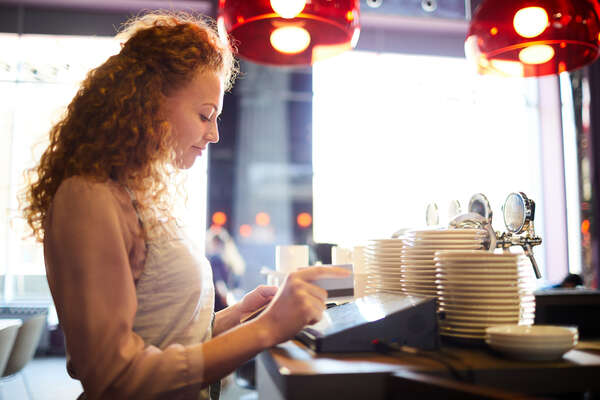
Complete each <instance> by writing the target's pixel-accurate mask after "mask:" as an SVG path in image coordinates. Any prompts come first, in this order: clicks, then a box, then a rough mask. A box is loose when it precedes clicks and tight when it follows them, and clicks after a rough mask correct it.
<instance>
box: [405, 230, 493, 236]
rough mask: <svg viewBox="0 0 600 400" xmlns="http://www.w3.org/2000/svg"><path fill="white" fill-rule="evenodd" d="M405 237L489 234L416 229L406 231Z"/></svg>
mask: <svg viewBox="0 0 600 400" xmlns="http://www.w3.org/2000/svg"><path fill="white" fill-rule="evenodd" d="M404 234H405V235H467V234H479V235H484V234H487V231H486V230H483V229H415V230H412V231H406V232H405V233H404Z"/></svg>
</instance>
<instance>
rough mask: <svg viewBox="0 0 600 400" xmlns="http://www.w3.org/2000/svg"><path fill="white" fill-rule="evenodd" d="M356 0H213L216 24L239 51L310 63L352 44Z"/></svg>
mask: <svg viewBox="0 0 600 400" xmlns="http://www.w3.org/2000/svg"><path fill="white" fill-rule="evenodd" d="M358 19H359V0H219V15H218V20H217V21H218V25H219V29H220V30H225V31H226V32H227V33H229V34H230V35H231V36H232V37H233V38H234V39H235V40H236V42H237V48H238V52H239V55H240V56H242V57H244V58H246V59H249V60H251V61H254V62H257V63H261V64H268V65H290V66H291V65H311V64H313V63H314V62H315V61H319V60H322V59H325V58H329V57H332V56H334V55H337V54H339V53H342V52H344V51H346V50H349V49H351V48H353V47H354V46H355V45H356V42H357V41H358V36H359V34H360V25H359V21H358Z"/></svg>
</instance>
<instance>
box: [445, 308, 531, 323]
mask: <svg viewBox="0 0 600 400" xmlns="http://www.w3.org/2000/svg"><path fill="white" fill-rule="evenodd" d="M442 312H443V313H444V317H445V320H447V321H460V322H485V323H489V324H494V325H507V324H511V325H517V324H519V321H521V320H533V319H534V318H535V315H534V314H533V313H528V314H524V315H522V316H520V315H519V313H513V315H510V316H506V317H502V316H498V315H487V314H484V315H481V314H480V315H477V314H464V313H461V312H452V311H445V310H444V311H442Z"/></svg>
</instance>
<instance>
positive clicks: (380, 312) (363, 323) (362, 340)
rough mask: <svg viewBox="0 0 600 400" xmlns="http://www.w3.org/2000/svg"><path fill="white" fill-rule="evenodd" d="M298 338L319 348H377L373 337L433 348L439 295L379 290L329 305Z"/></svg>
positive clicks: (423, 347)
mask: <svg viewBox="0 0 600 400" xmlns="http://www.w3.org/2000/svg"><path fill="white" fill-rule="evenodd" d="M296 339H298V340H300V341H301V342H303V343H304V344H306V345H307V346H308V347H310V348H311V349H313V350H314V351H316V352H323V353H335V352H361V351H362V352H365V351H373V350H374V345H373V340H375V339H379V340H383V341H387V342H395V343H398V344H400V345H407V346H413V347H418V348H421V349H426V350H431V349H435V348H437V347H438V346H439V336H438V328H437V318H436V300H435V297H425V296H409V295H404V294H397V293H384V292H380V293H376V294H372V295H368V296H365V297H361V298H358V299H356V300H354V301H351V302H348V303H345V304H341V305H339V306H336V307H332V308H329V309H327V310H325V312H324V313H323V318H322V319H321V320H320V321H319V322H317V323H316V324H313V325H309V326H307V327H305V328H304V329H303V330H301V331H300V332H299V333H298V335H296Z"/></svg>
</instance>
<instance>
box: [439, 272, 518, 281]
mask: <svg viewBox="0 0 600 400" xmlns="http://www.w3.org/2000/svg"><path fill="white" fill-rule="evenodd" d="M435 276H436V278H437V279H442V280H443V279H446V280H447V281H450V282H465V281H479V282H481V281H484V282H496V283H498V282H499V281H502V282H508V283H510V282H520V281H521V282H526V281H527V280H528V279H529V277H527V276H524V275H512V274H502V275H491V274H476V273H475V274H467V273H464V274H458V273H456V274H448V273H445V272H443V273H439V272H438V273H437V274H435Z"/></svg>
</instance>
